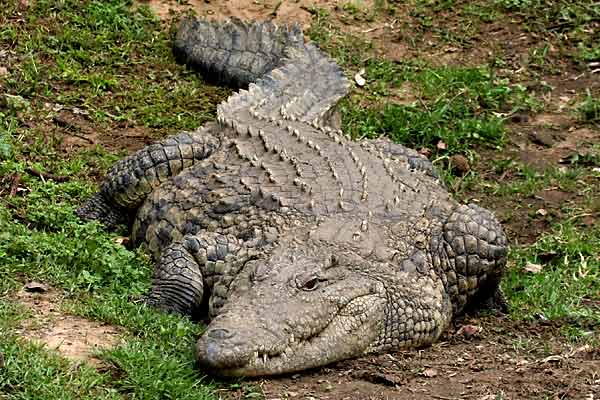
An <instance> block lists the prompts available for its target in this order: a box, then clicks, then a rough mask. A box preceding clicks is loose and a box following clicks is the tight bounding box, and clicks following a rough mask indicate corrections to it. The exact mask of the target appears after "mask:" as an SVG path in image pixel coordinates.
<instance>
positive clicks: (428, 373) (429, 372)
mask: <svg viewBox="0 0 600 400" xmlns="http://www.w3.org/2000/svg"><path fill="white" fill-rule="evenodd" d="M437 374H438V372H437V370H435V369H433V368H427V369H425V371H423V372H421V375H422V376H424V377H426V378H433V377H436V376H437Z"/></svg>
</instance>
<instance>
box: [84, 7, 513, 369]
mask: <svg viewBox="0 0 600 400" xmlns="http://www.w3.org/2000/svg"><path fill="white" fill-rule="evenodd" d="M175 48H176V54H177V55H178V56H179V58H180V59H182V60H183V61H185V62H187V63H188V64H190V65H193V66H195V67H197V68H199V69H200V71H201V72H202V73H203V74H204V75H205V76H207V77H209V78H212V79H213V80H217V81H219V82H224V83H228V84H231V85H233V86H241V87H245V86H246V85H248V89H247V90H244V89H242V90H240V91H239V92H238V93H237V94H235V95H233V96H231V97H230V98H229V99H228V100H227V101H226V102H224V103H223V104H221V105H220V106H219V107H218V111H217V122H216V123H209V124H207V125H206V126H204V127H203V128H201V129H199V130H198V131H196V132H191V133H189V132H184V133H180V134H179V135H176V136H174V137H172V138H169V139H166V140H165V141H163V142H161V143H158V144H155V145H152V146H149V147H148V148H146V149H142V150H140V151H139V152H137V153H135V154H133V155H131V156H129V157H128V158H126V159H125V160H122V161H121V162H119V163H117V164H116V165H115V166H114V167H113V169H112V170H111V172H109V174H108V176H107V179H106V181H105V183H104V184H103V186H102V188H101V190H100V192H99V193H98V194H97V195H96V196H94V197H93V198H91V199H90V200H89V201H88V202H87V203H86V204H85V205H84V206H83V207H82V208H80V210H79V211H78V214H79V215H80V216H81V217H82V218H86V219H98V220H100V221H102V222H104V223H105V224H107V225H109V226H112V225H114V224H116V223H119V222H121V221H127V220H133V221H134V222H133V225H132V237H133V240H134V241H135V243H138V244H145V245H146V246H147V248H148V249H149V251H150V252H151V253H152V255H153V256H154V257H155V259H156V269H155V273H154V280H153V287H152V290H151V292H150V293H149V295H148V298H147V302H148V304H150V305H154V306H156V307H159V308H161V309H163V310H167V311H173V312H178V313H181V314H187V315H208V316H209V317H210V318H211V319H212V321H211V323H210V325H209V327H208V329H207V331H206V332H205V334H204V335H203V336H202V337H201V338H200V339H199V341H198V344H197V347H196V350H197V359H198V363H199V365H200V366H202V367H203V368H205V369H206V370H208V371H209V372H211V373H213V374H218V375H230V376H239V375H244V376H257V375H272V374H280V373H287V372H293V371H299V370H303V369H307V368H312V367H317V366H321V365H325V364H327V363H331V362H334V361H338V360H342V359H345V358H350V357H357V356H360V355H363V354H366V353H370V352H382V351H390V350H395V349H400V348H406V347H414V346H422V345H425V344H428V343H431V342H433V341H435V340H436V339H437V338H438V337H439V335H440V334H441V332H442V331H443V330H444V329H445V328H446V327H447V326H448V324H449V322H450V320H451V319H452V318H453V317H454V316H455V315H457V314H458V313H460V312H461V311H462V310H463V309H464V308H465V307H466V306H468V305H470V304H471V305H472V304H476V303H477V302H478V301H482V300H486V299H488V298H493V297H495V296H496V294H497V288H498V282H499V279H500V277H501V274H502V272H503V269H504V266H505V256H506V251H507V243H506V239H505V237H504V235H503V233H502V229H501V227H500V225H499V224H498V222H497V221H496V219H495V218H494V216H493V215H492V214H491V213H490V212H489V211H487V210H485V209H483V208H480V207H478V206H476V205H466V206H465V205H460V204H458V203H456V202H455V201H454V200H453V199H452V198H451V197H450V196H449V194H448V192H447V191H446V189H445V188H444V187H443V185H442V184H441V183H440V182H439V180H438V179H437V175H436V173H435V171H434V169H433V167H432V166H431V163H429V161H427V160H426V159H425V158H424V157H422V156H420V155H419V154H418V153H416V152H415V151H414V150H411V149H407V148H405V147H403V146H401V145H397V144H394V143H391V142H390V141H388V140H384V139H380V140H375V141H361V142H355V141H351V140H349V139H348V138H346V137H345V136H344V135H343V134H342V132H341V131H339V130H337V129H335V128H334V126H335V125H336V124H337V122H338V121H339V118H338V117H337V113H336V104H337V102H338V101H339V100H340V99H341V98H342V97H343V96H344V95H345V94H346V93H347V91H348V87H349V83H348V81H347V80H346V78H345V77H344V76H343V74H342V73H341V71H340V70H339V68H338V67H337V65H336V64H335V63H334V62H333V61H332V60H331V59H329V58H328V57H327V56H326V55H324V54H323V53H322V52H321V51H319V50H318V49H317V48H316V47H314V46H313V45H311V44H305V43H304V42H303V40H302V34H301V32H300V31H299V29H297V28H276V27H275V26H274V25H273V24H271V23H255V24H246V23H243V22H241V21H238V20H233V21H230V22H227V23H225V24H217V23H213V22H206V21H197V20H193V19H188V20H185V21H183V22H182V24H181V27H180V29H179V32H178V35H177V39H176V42H175Z"/></svg>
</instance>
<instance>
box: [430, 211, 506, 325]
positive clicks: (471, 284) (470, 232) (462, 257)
mask: <svg viewBox="0 0 600 400" xmlns="http://www.w3.org/2000/svg"><path fill="white" fill-rule="evenodd" d="M507 251H508V242H507V240H506V237H505V236H504V233H503V231H502V228H501V226H500V224H499V223H498V221H497V220H496V218H495V217H494V215H493V214H492V213H491V212H490V211H489V210H486V209H485V208H482V207H480V206H477V205H475V204H468V205H461V206H459V207H457V209H456V210H455V211H454V212H453V213H452V214H451V215H450V217H449V218H448V220H447V221H446V224H445V225H444V233H443V240H442V243H441V246H440V248H438V251H434V257H433V260H434V264H435V265H436V266H441V268H442V269H444V270H445V273H443V274H442V275H443V276H444V278H445V279H446V280H447V281H446V287H447V288H448V289H447V290H448V292H449V294H450V296H451V299H452V303H453V305H454V311H455V313H458V312H461V311H463V309H464V308H465V306H468V307H469V308H473V307H480V306H482V305H483V306H485V305H488V306H490V305H492V306H494V307H495V308H499V309H500V310H501V311H505V310H506V301H505V300H503V295H502V292H501V291H500V288H499V283H500V278H501V276H502V273H503V271H504V268H505V265H506V254H507Z"/></svg>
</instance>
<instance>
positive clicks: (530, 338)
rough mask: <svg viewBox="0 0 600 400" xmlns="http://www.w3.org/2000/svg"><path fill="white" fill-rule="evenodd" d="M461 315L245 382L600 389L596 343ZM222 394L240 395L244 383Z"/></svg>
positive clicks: (543, 392) (277, 393) (268, 394)
mask: <svg viewBox="0 0 600 400" xmlns="http://www.w3.org/2000/svg"><path fill="white" fill-rule="evenodd" d="M462 323H463V324H464V325H462V328H463V329H460V327H457V328H458V329H455V331H454V332H453V333H450V334H448V335H447V337H446V338H445V339H444V340H443V341H441V342H439V343H436V344H434V345H433V346H431V347H428V348H424V349H421V350H416V351H405V352H399V353H395V354H384V355H381V356H376V357H365V358H362V359H357V360H349V361H345V362H341V363H338V364H335V365H333V366H330V367H327V368H322V369H318V370H314V371H309V372H306V373H302V374H296V375H293V376H285V377H281V378H278V379H268V380H255V381H250V382H248V385H254V386H258V387H260V389H261V390H262V391H263V393H264V395H265V398H266V399H272V400H275V399H307V400H308V399H328V400H350V399H373V400H375V399H377V400H379V399H381V400H383V399H386V400H387V399H442V400H448V399H478V400H484V399H485V400H493V399H530V398H531V399H538V398H539V399H542V398H548V399H593V398H596V397H594V396H597V395H598V394H600V358H599V357H600V351H599V350H598V349H594V348H592V347H591V346H588V345H583V346H569V345H567V344H565V343H564V342H563V341H561V340H560V339H557V336H558V335H557V328H556V327H554V326H551V325H540V324H529V325H527V324H519V323H514V322H511V321H508V320H505V319H502V318H493V317H485V318H482V319H470V320H465V321H462ZM464 332H469V333H470V334H469V335H467V334H465V333H464ZM473 332H475V333H473ZM223 395H224V396H225V398H228V399H242V398H244V397H243V395H244V388H242V389H240V390H239V391H238V392H231V391H225V390H224V391H223Z"/></svg>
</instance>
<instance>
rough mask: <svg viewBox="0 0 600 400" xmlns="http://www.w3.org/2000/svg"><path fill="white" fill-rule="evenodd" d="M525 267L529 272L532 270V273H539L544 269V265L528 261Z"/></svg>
mask: <svg viewBox="0 0 600 400" xmlns="http://www.w3.org/2000/svg"><path fill="white" fill-rule="evenodd" d="M523 269H524V270H525V271H527V272H531V273H532V274H537V273H540V272H541V271H542V266H541V265H540V264H534V263H530V262H528V263H527V264H525V267H524V268H523Z"/></svg>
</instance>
